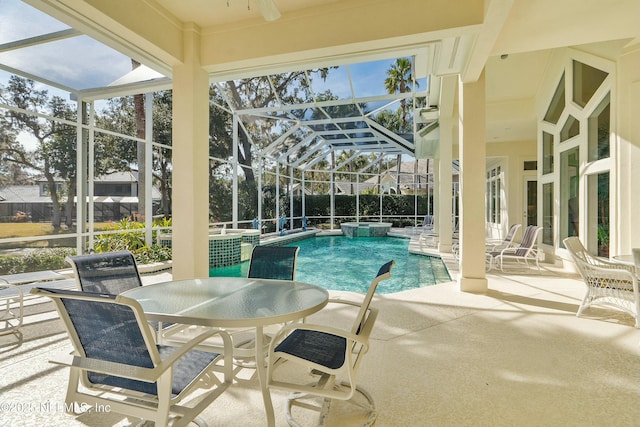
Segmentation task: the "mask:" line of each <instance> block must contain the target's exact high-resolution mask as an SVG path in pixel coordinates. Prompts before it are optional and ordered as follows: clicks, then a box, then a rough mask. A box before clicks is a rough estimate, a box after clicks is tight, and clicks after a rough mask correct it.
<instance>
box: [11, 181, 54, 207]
mask: <svg viewBox="0 0 640 427" xmlns="http://www.w3.org/2000/svg"><path fill="white" fill-rule="evenodd" d="M0 199H2V200H0V203H47V202H51V198H50V197H48V196H41V195H40V186H39V185H7V186H6V187H2V188H0Z"/></svg>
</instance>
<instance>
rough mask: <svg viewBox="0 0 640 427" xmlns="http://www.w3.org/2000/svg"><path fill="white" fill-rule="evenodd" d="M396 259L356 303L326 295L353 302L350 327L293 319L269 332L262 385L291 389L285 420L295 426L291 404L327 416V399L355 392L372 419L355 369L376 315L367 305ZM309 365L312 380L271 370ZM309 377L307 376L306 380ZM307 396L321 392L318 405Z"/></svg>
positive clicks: (372, 410) (371, 406)
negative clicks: (265, 369)
mask: <svg viewBox="0 0 640 427" xmlns="http://www.w3.org/2000/svg"><path fill="white" fill-rule="evenodd" d="M394 264H395V261H389V262H388V263H386V264H384V265H383V266H382V267H380V270H379V271H378V274H377V275H376V277H375V279H374V280H373V281H372V282H371V285H370V286H369V290H368V291H367V293H366V295H365V297H364V299H363V301H362V302H361V303H356V302H350V301H344V300H329V303H336V304H349V305H351V306H355V307H358V308H359V310H358V314H357V316H356V318H355V322H354V324H353V326H352V327H351V330H343V329H339V328H334V327H329V326H324V325H317V324H309V323H294V324H289V325H286V326H284V327H283V328H282V329H281V330H280V331H279V332H278V333H277V334H276V335H275V337H274V339H273V341H272V342H271V345H270V348H269V367H268V371H267V385H268V387H271V388H276V389H283V390H288V391H291V392H292V393H291V394H290V395H289V397H288V400H287V406H286V411H287V421H288V423H289V425H291V426H298V425H299V424H298V422H297V421H296V420H295V419H294V416H293V414H292V408H293V407H294V406H299V407H302V408H306V409H316V410H319V411H320V412H321V419H322V417H324V416H326V414H327V411H328V407H329V404H330V401H331V399H339V400H350V399H352V397H354V395H355V393H356V392H358V393H359V394H361V395H362V396H363V397H364V398H365V399H366V401H367V403H366V407H365V409H366V410H367V411H368V419H367V422H366V425H371V424H373V422H375V419H376V412H375V404H374V402H373V398H372V397H371V396H370V395H369V393H367V392H366V391H365V390H363V389H362V388H361V387H358V386H357V385H356V374H357V371H358V368H359V366H360V363H361V361H362V356H364V354H366V352H367V350H368V348H369V336H370V334H371V330H372V328H373V324H374V323H375V320H376V317H377V313H378V312H377V310H376V309H374V308H372V307H370V303H371V299H372V298H373V294H374V293H375V291H376V287H377V286H378V283H380V281H382V280H385V279H388V278H389V277H391V269H392V267H393V265H394ZM287 364H290V365H292V366H293V367H295V368H301V369H304V370H305V371H311V373H312V375H315V376H316V377H317V380H316V381H314V382H313V383H310V384H309V383H305V382H303V381H295V379H291V378H290V376H287V375H276V372H277V371H279V370H280V368H281V367H282V366H283V365H287ZM306 381H308V377H307V380H306ZM307 397H311V398H313V397H320V398H323V404H322V405H321V406H313V405H312V404H309V403H308V402H305V399H306V398H307Z"/></svg>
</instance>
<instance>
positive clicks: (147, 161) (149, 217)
mask: <svg viewBox="0 0 640 427" xmlns="http://www.w3.org/2000/svg"><path fill="white" fill-rule="evenodd" d="M144 116H145V129H144V135H145V137H144V139H145V141H144V166H145V167H144V194H145V197H146V198H147V200H145V203H144V226H145V235H144V239H145V242H146V243H147V245H151V244H153V230H152V228H153V144H152V142H153V94H152V93H145V95H144ZM138 185H140V179H138ZM138 206H139V205H138Z"/></svg>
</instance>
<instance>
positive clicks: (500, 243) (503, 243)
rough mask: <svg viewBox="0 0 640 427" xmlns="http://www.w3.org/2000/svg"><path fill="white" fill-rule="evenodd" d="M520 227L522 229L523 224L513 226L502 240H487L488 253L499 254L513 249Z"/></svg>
mask: <svg viewBox="0 0 640 427" xmlns="http://www.w3.org/2000/svg"><path fill="white" fill-rule="evenodd" d="M520 227H522V224H512V225H511V227H509V231H507V234H506V235H505V236H504V238H503V239H502V240H487V241H486V242H485V247H486V249H487V252H497V251H501V250H503V249H506V248H510V247H512V246H513V245H514V243H515V242H514V239H515V237H516V234H517V233H518V230H519V229H520Z"/></svg>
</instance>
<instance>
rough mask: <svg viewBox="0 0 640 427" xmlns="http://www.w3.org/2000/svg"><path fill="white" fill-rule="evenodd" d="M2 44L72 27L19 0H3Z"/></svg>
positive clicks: (1, 19) (0, 30) (0, 41)
mask: <svg viewBox="0 0 640 427" xmlns="http://www.w3.org/2000/svg"><path fill="white" fill-rule="evenodd" d="M1 6H2V14H1V15H0V44H5V43H9V42H15V41H18V40H22V39H27V38H30V37H36V36H39V35H41V34H43V33H48V32H55V31H61V30H66V29H69V28H70V27H69V26H68V25H66V24H63V23H62V22H60V21H58V20H57V19H54V18H52V17H50V16H49V15H46V14H44V13H42V12H40V11H39V10H37V9H34V8H33V7H31V6H29V5H28V4H26V3H23V2H22V1H18V0H3V1H2V4H1Z"/></svg>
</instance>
